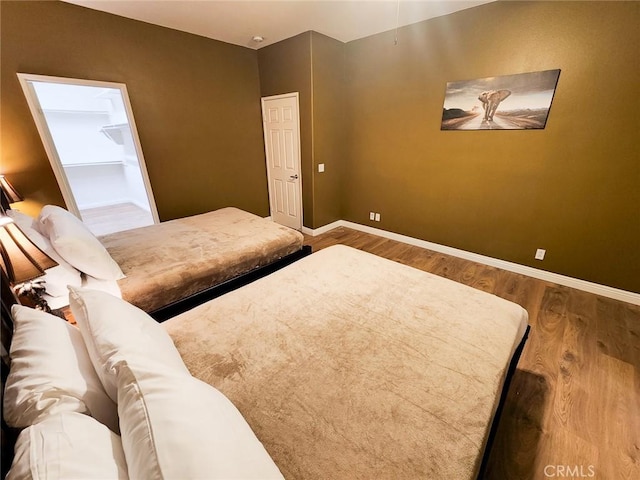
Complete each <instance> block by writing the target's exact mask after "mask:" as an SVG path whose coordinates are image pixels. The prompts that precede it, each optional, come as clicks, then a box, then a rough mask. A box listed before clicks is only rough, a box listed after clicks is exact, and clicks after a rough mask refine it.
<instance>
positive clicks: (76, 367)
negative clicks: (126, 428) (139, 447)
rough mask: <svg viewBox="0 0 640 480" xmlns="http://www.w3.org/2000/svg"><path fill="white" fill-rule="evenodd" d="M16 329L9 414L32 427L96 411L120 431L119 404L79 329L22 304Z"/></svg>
mask: <svg viewBox="0 0 640 480" xmlns="http://www.w3.org/2000/svg"><path fill="white" fill-rule="evenodd" d="M11 313H12V316H13V319H14V327H13V328H14V332H13V339H12V342H11V351H10V357H11V368H10V370H9V377H8V378H7V383H6V386H5V392H4V417H5V420H6V422H7V424H8V425H10V426H12V427H28V426H29V425H33V424H34V423H37V422H40V421H42V420H44V419H46V418H47V417H48V416H51V415H54V414H57V413H60V412H78V413H84V414H87V415H91V416H93V417H95V418H96V419H97V420H98V421H100V422H102V423H104V424H105V425H107V426H108V427H109V428H110V429H111V430H113V431H114V432H118V431H119V428H118V414H117V407H116V405H115V403H114V402H113V401H112V400H111V399H110V398H109V397H108V396H107V394H106V392H105V391H104V388H103V387H102V384H101V382H100V379H99V378H98V376H97V374H96V371H95V369H94V367H93V364H92V363H91V360H90V358H89V354H88V352H87V349H86V347H85V344H84V341H83V339H82V335H81V334H80V331H79V330H78V329H77V328H75V327H74V326H72V325H70V324H68V323H67V322H65V321H64V320H63V319H61V318H59V317H56V316H53V315H50V314H48V313H45V312H42V311H39V310H34V309H32V308H29V307H25V306H22V305H14V306H13V307H12V309H11Z"/></svg>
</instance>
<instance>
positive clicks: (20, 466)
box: [6, 412, 142, 480]
mask: <svg viewBox="0 0 640 480" xmlns="http://www.w3.org/2000/svg"><path fill="white" fill-rule="evenodd" d="M6 478H7V480H23V479H83V480H91V479H96V480H97V479H127V478H129V476H128V473H127V463H126V460H125V456H124V452H123V450H122V441H121V439H120V437H119V436H118V435H116V434H115V433H113V432H112V431H111V430H109V429H108V428H107V427H105V426H104V425H102V424H101V423H99V422H98V421H96V420H95V419H94V418H91V417H88V416H87V415H82V414H80V413H71V412H66V413H60V414H58V415H55V416H52V417H48V418H47V419H46V420H44V421H42V422H40V423H38V424H36V425H32V426H31V427H29V428H27V429H25V430H23V431H22V432H20V435H19V436H18V441H17V443H16V449H15V457H14V459H13V463H12V465H11V470H9V473H8V475H7V477H6ZM141 478H142V477H141Z"/></svg>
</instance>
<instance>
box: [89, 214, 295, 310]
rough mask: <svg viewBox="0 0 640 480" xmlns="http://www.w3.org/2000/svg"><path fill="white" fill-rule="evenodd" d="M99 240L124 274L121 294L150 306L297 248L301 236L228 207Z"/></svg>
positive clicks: (160, 305) (224, 279)
mask: <svg viewBox="0 0 640 480" xmlns="http://www.w3.org/2000/svg"><path fill="white" fill-rule="evenodd" d="M100 241H101V242H102V244H103V245H104V246H105V247H106V249H107V250H108V251H109V253H110V254H111V256H112V257H113V259H114V260H115V261H116V262H117V263H118V265H120V268H121V269H122V271H123V273H124V274H125V275H126V278H123V279H122V280H119V281H118V286H119V287H120V290H121V292H122V298H124V299H125V300H127V301H128V302H130V303H132V304H134V305H136V306H138V307H140V308H141V309H143V310H145V311H147V312H151V311H153V310H156V309H158V308H160V307H163V306H165V305H168V304H170V303H172V302H174V301H176V300H180V299H182V298H185V297H188V296H189V295H192V294H194V293H197V292H200V291H202V290H204V289H206V288H208V287H210V286H212V285H216V284H218V283H221V282H224V281H226V280H229V279H231V278H233V277H235V276H237V275H239V274H242V273H245V272H248V271H250V270H253V269H254V268H257V267H261V266H264V265H267V264H269V263H271V262H273V261H275V260H277V259H279V258H282V257H284V256H285V255H288V254H290V253H293V252H296V251H297V250H299V249H300V248H301V247H302V241H303V236H302V234H301V233H300V232H297V231H296V230H292V229H290V228H287V227H284V226H282V225H278V224H277V223H274V222H271V221H269V220H265V219H264V218H261V217H258V216H257V215H253V214H251V213H248V212H245V211H243V210H239V209H237V208H233V207H228V208H223V209H220V210H215V211H213V212H209V213H203V214H201V215H194V216H191V217H186V218H180V219H177V220H171V221H168V222H163V223H160V224H157V225H151V226H148V227H143V228H136V229H134V230H128V231H124V232H118V233H113V234H110V235H105V236H103V237H100Z"/></svg>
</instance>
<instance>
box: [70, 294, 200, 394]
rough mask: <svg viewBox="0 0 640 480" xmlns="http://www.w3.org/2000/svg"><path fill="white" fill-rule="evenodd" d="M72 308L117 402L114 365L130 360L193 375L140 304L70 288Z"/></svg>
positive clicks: (169, 339)
mask: <svg viewBox="0 0 640 480" xmlns="http://www.w3.org/2000/svg"><path fill="white" fill-rule="evenodd" d="M69 292H70V293H69V300H70V305H71V311H72V312H73V316H74V318H75V319H76V323H77V324H78V327H79V328H80V332H81V333H82V337H83V338H84V342H85V345H86V346H87V350H88V352H89V357H90V358H91V361H92V362H93V366H94V367H95V369H96V372H97V373H98V377H100V380H101V381H102V384H103V385H104V388H105V390H106V392H107V394H108V395H109V396H110V397H111V399H112V400H113V401H114V402H115V401H117V398H118V394H117V379H116V372H115V368H114V367H115V366H116V365H117V364H118V363H119V362H122V361H123V360H127V361H129V362H137V363H140V364H145V363H147V362H152V363H154V364H158V365H162V366H163V368H164V369H165V370H167V371H172V372H176V373H178V374H181V375H190V373H189V370H187V367H185V365H184V362H183V361H182V357H181V356H180V354H179V353H178V350H176V347H175V345H174V344H173V340H171V337H170V336H169V334H168V333H167V332H166V331H165V329H164V328H162V327H161V326H160V324H159V323H158V322H156V321H155V320H154V319H153V318H151V317H150V316H149V315H147V314H146V313H145V312H143V311H142V310H140V309H139V308H137V307H134V306H133V305H131V304H129V303H127V302H125V301H124V300H121V299H119V298H116V297H114V296H113V295H110V294H108V293H106V292H102V291H98V290H89V289H84V288H82V289H76V288H69Z"/></svg>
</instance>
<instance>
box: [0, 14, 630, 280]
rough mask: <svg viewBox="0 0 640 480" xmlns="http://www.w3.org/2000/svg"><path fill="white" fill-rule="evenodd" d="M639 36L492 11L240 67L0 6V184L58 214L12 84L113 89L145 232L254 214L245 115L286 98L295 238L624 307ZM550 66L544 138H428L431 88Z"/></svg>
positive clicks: (250, 131) (155, 30) (208, 45)
mask: <svg viewBox="0 0 640 480" xmlns="http://www.w3.org/2000/svg"><path fill="white" fill-rule="evenodd" d="M639 20H640V4H639V3H638V2H496V3H491V4H487V5H483V6H480V7H476V8H473V9H469V10H466V11H462V12H458V13H456V14H453V15H448V16H445V17H440V18H436V19H432V20H429V21H426V22H422V23H419V24H415V25H412V26H409V27H405V28H401V29H400V30H399V32H398V44H397V45H394V41H393V40H394V34H393V32H387V33H383V34H380V35H375V36H371V37H368V38H365V39H361V40H358V41H354V42H349V43H348V44H342V43H340V42H337V41H334V40H332V39H329V38H327V37H324V36H322V35H320V34H316V33H312V32H307V33H305V34H302V35H299V36H297V37H294V38H293V39H289V40H286V41H284V42H280V43H278V44H275V45H271V46H268V47H264V48H262V49H260V50H259V51H258V52H255V51H253V50H250V49H247V48H242V47H237V46H232V45H229V44H224V43H221V42H217V41H214V40H209V39H205V38H202V37H198V36H194V35H189V34H185V33H181V32H177V31H173V30H169V29H165V28H162V27H157V26H153V25H149V24H145V23H141V22H137V21H134V20H128V19H124V18H121V17H117V16H113V15H109V14H105V13H101V12H96V11H93V10H88V9H84V8H81V7H77V6H74V5H69V4H64V3H58V2H7V1H2V2H1V3H0V21H1V25H0V26H1V31H0V34H1V39H2V46H1V51H0V54H1V58H0V61H1V67H2V72H1V78H0V81H1V85H0V86H1V89H0V102H1V103H0V108H1V109H2V117H1V120H0V122H1V123H0V134H1V135H2V151H1V152H0V158H1V160H2V166H1V168H2V171H3V172H4V173H6V174H7V175H8V177H9V179H10V180H11V181H12V182H13V183H14V184H15V186H16V187H17V188H18V189H19V190H20V191H21V192H23V193H24V194H25V196H27V197H28V198H29V201H30V202H32V203H33V204H34V205H37V206H39V205H41V204H43V203H58V204H62V197H61V195H60V192H59V190H58V188H57V185H56V182H55V179H54V177H53V173H52V171H51V168H50V167H49V163H48V160H47V158H46V155H45V152H44V149H43V147H42V143H41V141H40V139H39V136H38V134H37V131H36V128H35V125H34V123H33V119H32V118H31V115H30V113H29V111H28V108H27V104H26V101H25V100H24V95H23V94H22V91H21V89H20V87H19V84H18V81H17V78H16V76H15V73H16V72H19V71H21V72H26V73H38V74H45V75H57V76H68V77H78V78H88V79H96V80H111V81H116V82H122V83H126V84H127V87H128V89H129V94H130V97H131V102H132V105H133V111H134V114H135V117H136V121H137V124H138V129H139V133H140V138H141V141H142V148H143V150H144V153H145V159H146V161H147V164H148V169H149V174H150V177H151V182H152V186H153V189H154V193H155V195H156V200H157V203H158V208H159V211H160V215H161V218H162V219H169V218H174V217H178V216H183V215H188V214H192V213H198V212H201V211H205V210H211V209H214V208H219V207H221V206H224V205H230V204H235V205H237V206H239V207H240V208H244V209H246V210H249V211H253V212H254V213H257V214H260V215H268V197H267V182H266V170H265V160H264V145H263V139H262V129H261V116H260V101H259V99H260V96H261V95H263V96H267V95H274V94H280V93H288V92H291V91H298V92H300V110H301V112H300V113H301V149H302V164H303V172H302V174H303V190H304V191H303V199H304V218H305V225H306V226H308V227H311V228H318V227H320V226H322V225H325V224H328V223H330V222H331V221H333V220H334V219H339V218H344V219H346V220H350V221H353V222H357V223H361V224H369V225H372V226H375V227H378V228H383V229H386V230H389V231H394V232H398V233H402V234H405V235H410V236H412V237H416V238H421V239H425V240H428V241H432V242H436V243H440V244H443V245H448V246H451V247H455V248H460V249H463V250H467V251H471V252H476V253H480V254H483V255H488V256H490V257H495V258H499V259H504V260H507V261H511V262H515V263H519V264H523V265H530V266H533V267H536V268H541V269H546V270H549V271H552V272H557V273H560V274H563V275H568V276H571V277H576V278H581V279H585V280H588V281H591V282H595V283H600V284H604V285H609V286H612V287H617V288H621V289H624V290H629V291H634V292H640V248H638V238H640V221H639V220H638V212H639V207H640V188H638V187H639V180H640V168H639V165H640V152H639V148H640V147H639V143H638V136H637V135H638V130H639V127H640V96H638V93H637V88H638V85H640V71H639V69H638V67H637V65H638V54H637V45H638V44H640V31H639V30H638V28H637V25H638V23H639ZM553 68H560V69H561V70H562V73H561V74H560V80H559V83H558V89H557V91H556V97H555V99H554V102H553V106H552V108H551V112H550V116H549V121H548V123H547V127H546V129H544V130H536V131H477V132H462V131H460V132H456V131H444V132H443V131H441V130H440V118H441V113H442V106H443V99H444V90H445V85H446V82H447V81H453V80H465V79H473V78H481V77H487V76H493V75H506V74H513V73H520V72H529V71H537V70H545V69H553ZM342 72H344V76H343V73H342ZM318 163H325V165H326V167H327V170H326V172H325V173H324V174H319V173H317V169H316V165H317V164H318ZM24 203H25V204H27V203H28V202H24ZM27 207H29V208H30V207H31V205H27ZM27 210H28V209H27ZM370 211H377V212H380V213H381V214H382V221H381V222H370V221H369V220H368V213H369V212H370ZM29 213H31V212H29ZM34 213H35V212H34ZM536 248H545V249H547V257H546V259H545V260H544V261H543V262H538V261H535V260H533V254H534V252H535V249H536Z"/></svg>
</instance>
